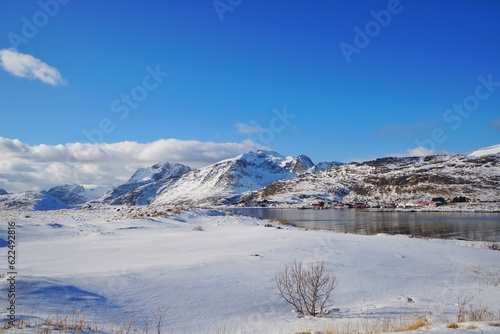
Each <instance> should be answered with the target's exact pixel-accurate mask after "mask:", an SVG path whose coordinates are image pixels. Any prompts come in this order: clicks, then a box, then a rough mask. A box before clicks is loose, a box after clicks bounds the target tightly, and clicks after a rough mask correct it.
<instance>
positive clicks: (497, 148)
mask: <svg viewBox="0 0 500 334" xmlns="http://www.w3.org/2000/svg"><path fill="white" fill-rule="evenodd" d="M498 153H500V144H499V145H494V146H489V147H485V148H481V149H479V150H477V151H474V152H472V153H471V154H469V156H471V157H482V156H485V155H492V154H498Z"/></svg>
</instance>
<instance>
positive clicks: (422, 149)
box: [388, 147, 450, 157]
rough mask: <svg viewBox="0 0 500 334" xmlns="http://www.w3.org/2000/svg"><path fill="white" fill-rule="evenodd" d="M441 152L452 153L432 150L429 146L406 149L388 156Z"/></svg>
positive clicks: (437, 153)
mask: <svg viewBox="0 0 500 334" xmlns="http://www.w3.org/2000/svg"><path fill="white" fill-rule="evenodd" d="M439 154H450V153H449V152H447V151H437V150H430V149H428V148H427V147H415V148H410V149H408V150H406V152H403V153H391V154H389V155H388V156H390V157H424V156H427V155H439Z"/></svg>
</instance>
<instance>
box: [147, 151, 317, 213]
mask: <svg viewBox="0 0 500 334" xmlns="http://www.w3.org/2000/svg"><path fill="white" fill-rule="evenodd" d="M311 167H312V162H311V160H310V159H309V158H308V157H306V156H299V157H297V158H293V157H291V156H282V155H280V154H278V153H276V152H271V151H263V150H259V151H257V152H249V153H245V154H241V155H239V156H237V157H236V158H232V159H227V160H223V161H220V162H217V163H215V164H212V165H210V166H206V167H203V168H200V169H196V170H193V171H191V172H189V173H186V174H185V175H183V176H182V177H181V178H180V179H179V180H178V181H177V182H175V183H174V184H169V185H166V186H164V187H162V188H160V189H159V191H158V196H157V197H156V199H155V200H154V202H153V203H155V204H190V205H210V204H231V203H233V202H235V201H236V200H237V199H238V198H239V197H240V196H241V194H243V193H244V192H247V191H252V190H257V189H260V188H262V187H265V186H267V185H268V184H270V183H272V182H274V181H276V180H281V179H286V178H292V177H294V176H296V175H297V174H298V173H299V172H301V171H303V170H306V169H308V168H311Z"/></svg>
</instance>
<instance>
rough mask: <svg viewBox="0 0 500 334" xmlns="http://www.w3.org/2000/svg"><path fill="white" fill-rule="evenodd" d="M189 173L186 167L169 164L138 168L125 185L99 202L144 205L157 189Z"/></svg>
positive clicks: (150, 199)
mask: <svg viewBox="0 0 500 334" xmlns="http://www.w3.org/2000/svg"><path fill="white" fill-rule="evenodd" d="M190 171H191V168H190V167H188V166H185V165H182V164H176V163H169V162H161V163H158V164H155V165H153V166H151V167H147V168H139V169H138V170H137V171H136V172H135V173H134V175H132V177H131V178H130V179H129V180H128V181H127V183H125V184H123V185H121V186H119V187H116V188H114V189H113V190H111V191H108V192H106V193H105V194H103V195H102V196H101V197H100V198H99V200H100V201H102V202H104V203H107V204H113V205H121V204H134V205H135V204H136V205H146V204H149V203H150V202H151V201H152V200H154V198H155V197H156V195H157V192H158V189H160V188H165V187H168V186H170V185H172V184H173V183H175V182H176V181H178V180H179V178H180V177H181V176H182V175H184V174H186V173H188V172H190Z"/></svg>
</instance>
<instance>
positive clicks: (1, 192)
mask: <svg viewBox="0 0 500 334" xmlns="http://www.w3.org/2000/svg"><path fill="white" fill-rule="evenodd" d="M7 194H8V192H7V190H5V189H2V188H0V196H1V195H7Z"/></svg>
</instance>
